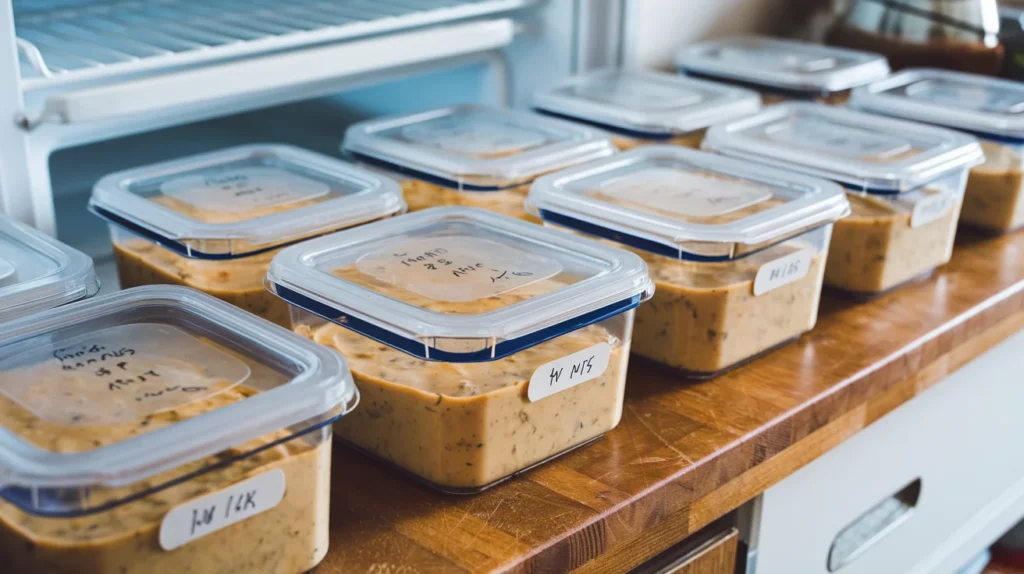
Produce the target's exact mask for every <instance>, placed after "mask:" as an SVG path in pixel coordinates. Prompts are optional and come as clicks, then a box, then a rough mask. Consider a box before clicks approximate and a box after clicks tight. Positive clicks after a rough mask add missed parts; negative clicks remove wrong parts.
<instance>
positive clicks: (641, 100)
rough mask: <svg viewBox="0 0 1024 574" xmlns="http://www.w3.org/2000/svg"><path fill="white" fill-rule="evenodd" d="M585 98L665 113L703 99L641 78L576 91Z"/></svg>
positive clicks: (615, 80) (608, 81)
mask: <svg viewBox="0 0 1024 574" xmlns="http://www.w3.org/2000/svg"><path fill="white" fill-rule="evenodd" d="M576 92H577V93H578V94H579V95H580V96H582V97H585V98H589V99H592V100H595V101H599V102H607V103H609V104H612V105H616V106H620V107H623V108H626V109H637V108H646V109H659V110H662V109H664V110H668V109H674V108H681V107H685V106H694V105H697V104H699V103H701V102H702V101H703V100H704V97H703V96H702V95H701V94H700V93H698V92H695V91H693V90H688V89H685V88H682V87H679V86H672V85H666V84H664V83H661V82H656V81H649V80H646V79H643V78H628V77H627V78H626V79H621V78H616V77H611V78H606V79H604V80H602V81H599V82H594V83H590V84H585V85H582V86H579V87H577V88H576Z"/></svg>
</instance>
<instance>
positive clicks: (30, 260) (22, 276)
mask: <svg viewBox="0 0 1024 574" xmlns="http://www.w3.org/2000/svg"><path fill="white" fill-rule="evenodd" d="M99 288H100V283H99V279H97V278H96V272H95V271H94V270H93V265H92V259H90V258H89V257H88V256H87V255H85V254H84V253H82V252H80V251H77V250H75V249H72V248H70V247H68V246H67V245H64V244H63V243H61V242H59V241H57V240H55V239H53V238H52V237H50V236H49V235H46V234H45V233H42V232H41V231H37V230H36V229H33V228H32V227H29V226H27V225H24V224H21V223H18V222H16V221H12V220H10V219H7V218H6V217H2V216H0V321H9V320H11V319H14V318H16V317H20V316H22V315H26V314H28V313H32V312H34V311H41V310H43V309H49V308H51V307H58V306H60V305H64V304H65V303H71V302H72V301H78V300H79V299H85V298H86V297H92V296H93V295H95V294H96V292H97V291H99Z"/></svg>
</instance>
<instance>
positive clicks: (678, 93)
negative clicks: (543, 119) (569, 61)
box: [533, 69, 761, 139]
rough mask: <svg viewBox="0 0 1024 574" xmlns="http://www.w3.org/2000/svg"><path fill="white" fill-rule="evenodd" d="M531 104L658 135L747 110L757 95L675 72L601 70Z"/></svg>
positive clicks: (551, 111) (684, 130) (616, 128)
mask: <svg viewBox="0 0 1024 574" xmlns="http://www.w3.org/2000/svg"><path fill="white" fill-rule="evenodd" d="M533 105H534V107H535V108H536V109H538V110H540V111H542V112H544V113H549V114H557V115H559V116H563V117H566V118H569V119H573V120H577V121H584V122H588V123H591V124H595V125H598V126H600V127H603V128H606V129H611V130H614V131H619V132H622V133H625V134H628V135H631V136H636V137H643V138H651V139H659V138H661V139H664V138H669V137H672V136H674V135H678V134H683V133H688V132H693V131H696V130H701V129H704V128H706V127H708V126H709V125H711V124H713V123H715V122H720V121H724V120H729V119H733V118H737V117H741V116H745V115H749V114H752V113H754V112H756V111H757V110H759V109H760V108H761V96H759V95H758V94H757V93H756V92H753V91H751V90H747V89H744V88H737V87H733V86H728V85H724V84H718V83H714V82H706V81H703V80H695V79H693V78H687V77H685V76H679V75H676V74H666V73H663V72H648V71H640V70H617V69H606V70H599V71H596V72H591V73H588V74H583V75H580V76H575V77H572V78H569V79H568V80H566V81H564V82H562V83H560V84H559V85H557V86H555V88H553V89H551V90H548V91H545V92H538V93H537V94H534V96H533Z"/></svg>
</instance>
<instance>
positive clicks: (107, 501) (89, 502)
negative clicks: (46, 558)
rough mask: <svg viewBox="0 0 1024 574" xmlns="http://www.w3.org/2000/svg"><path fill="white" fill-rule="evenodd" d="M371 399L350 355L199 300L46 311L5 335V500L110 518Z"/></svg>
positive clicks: (181, 296) (113, 302)
mask: <svg viewBox="0 0 1024 574" xmlns="http://www.w3.org/2000/svg"><path fill="white" fill-rule="evenodd" d="M357 398H358V391H357V390H356V388H355V385H354V383H353V381H352V376H351V374H350V373H349V370H348V366H347V364H346V362H345V360H344V359H343V358H342V357H341V355H339V354H338V353H336V352H334V351H331V350H329V349H326V348H324V347H321V346H320V345H316V344H313V343H312V342H310V341H309V340H307V339H305V338H303V337H300V336H298V335H296V334H294V333H291V332H289V331H288V330H286V329H282V328H281V327H278V326H276V325H273V324H271V323H269V322H267V321H265V320H263V319H260V318H258V317H255V316H253V315H251V314H249V313H246V312H245V311H242V310H240V309H238V308H237V307H234V306H233V305H229V304H227V303H224V302H222V301H220V300H218V299H215V298H214V297H211V296H209V295H205V294H203V293H200V292H198V291H195V290H193V289H188V288H185V287H177V286H149V287H138V288H135V289H128V290H125V291H120V292H117V293H114V294H111V295H107V296H103V297H97V298H95V299H90V300H87V301H80V302H78V303H73V304H70V305H67V306H65V307H61V308H60V309H52V310H49V311H44V312H40V313H36V314H33V315H29V316H26V317H22V318H20V319H17V320H14V321H10V322H7V323H5V324H4V329H3V333H2V334H0V497H2V498H3V499H4V500H6V501H8V502H10V503H12V504H14V505H16V506H18V507H19V508H21V509H23V510H25V511H26V512H29V513H32V514H37V515H44V516H65V517H66V516H77V515H82V514H89V513H92V512H100V511H102V510H106V509H108V508H111V507H114V506H117V505H119V504H122V503H124V502H128V501H130V500H135V499H138V498H142V497H145V496H147V495H148V494H150V493H153V492H156V491H159V490H161V489H163V488H167V487H169V486H173V485H175V484H178V483H179V482H180V481H181V480H187V479H189V478H191V477H192V476H194V475H198V474H201V473H203V472H205V471H207V470H209V469H211V468H215V467H219V466H222V465H225V464H233V463H234V462H235V461H236V460H238V459H242V458H245V457H247V456H249V455H250V454H252V453H254V452H259V451H260V450H262V449H263V448H266V447H271V446H274V445H276V444H279V443H282V442H285V441H287V440H290V439H292V438H295V437H297V436H300V435H302V434H304V433H307V432H310V431H312V430H315V429H317V428H320V427H322V426H324V425H326V424H330V422H332V421H333V420H335V419H337V418H338V417H340V416H342V415H343V414H344V413H345V412H347V410H348V409H350V408H351V407H352V406H353V405H354V403H355V402H356V400H357ZM257 439H258V440H257ZM242 445H247V446H245V447H244V448H243V446H242ZM218 454H220V455H221V456H218V457H215V458H214V457H213V455H218ZM224 455H227V456H224ZM203 459H206V461H207V464H206V465H195V464H192V466H189V465H190V463H195V462H196V461H200V460H203ZM181 467H184V470H182V471H180V472H174V473H170V474H168V475H163V478H161V479H159V480H157V479H153V477H155V476H158V475H161V473H165V472H167V471H171V470H174V469H179V468H181ZM147 480H148V481H149V482H145V483H140V481H147ZM130 485H131V486H133V488H120V487H126V486H130ZM134 486H138V488H135V487H134Z"/></svg>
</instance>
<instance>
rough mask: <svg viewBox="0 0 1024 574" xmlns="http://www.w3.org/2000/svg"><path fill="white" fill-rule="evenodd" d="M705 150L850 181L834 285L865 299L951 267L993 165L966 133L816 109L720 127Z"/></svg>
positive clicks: (838, 231) (781, 109)
mask: <svg viewBox="0 0 1024 574" xmlns="http://www.w3.org/2000/svg"><path fill="white" fill-rule="evenodd" d="M703 146H704V147H705V148H706V149H710V150H714V151H716V152H720V153H722V154H725V155H729V156H733V157H738V158H741V159H744V160H748V161H754V162H760V163H762V164H766V165H771V166H773V167H777V168H780V169H786V170H790V171H793V172H797V173H803V174H807V175H813V176H817V177H824V178H827V179H831V180H832V181H835V182H837V183H839V184H841V185H843V186H844V187H845V188H846V189H847V195H848V196H849V200H850V206H851V208H852V214H851V215H850V216H849V217H847V218H845V219H842V220H840V221H839V222H837V223H836V225H835V229H834V230H833V232H832V245H831V247H830V248H829V256H828V265H827V266H826V268H825V284H826V285H829V286H832V287H836V288H839V289H843V290H846V291H848V292H851V293H853V294H856V295H859V296H862V297H867V296H873V295H877V294H879V293H882V292H885V291H887V290H889V289H892V288H894V287H897V286H899V285H902V284H903V283H906V282H907V281H910V280H912V279H915V278H918V277H921V276H924V275H927V274H928V273H931V271H932V270H933V269H935V268H936V267H938V266H940V265H943V264H944V263H946V262H947V261H949V258H950V256H952V254H953V239H954V237H955V235H956V225H957V218H958V216H959V214H960V205H961V203H962V202H963V193H964V186H965V185H966V183H967V173H968V170H970V168H971V167H972V166H974V165H977V164H978V163H980V162H981V161H982V160H983V155H982V151H981V147H980V146H979V145H978V142H977V140H975V139H974V138H973V137H971V136H969V135H966V134H962V133H959V132H954V131H951V130H946V129H942V128H936V127H931V126H926V125H923V124H918V123H913V122H907V121H902V120H895V119H890V118H885V117H880V116H875V115H871V114H865V113H862V112H855V111H851V110H848V109H843V108H837V107H832V106H824V105H820V104H806V103H793V104H782V105H776V106H772V107H770V108H767V109H765V111H763V112H761V113H759V114H757V115H755V116H752V117H749V118H746V119H743V120H738V121H734V122H727V123H723V124H719V125H717V126H714V127H713V128H711V129H710V130H709V131H708V136H707V137H706V138H705V140H704V144H703Z"/></svg>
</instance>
